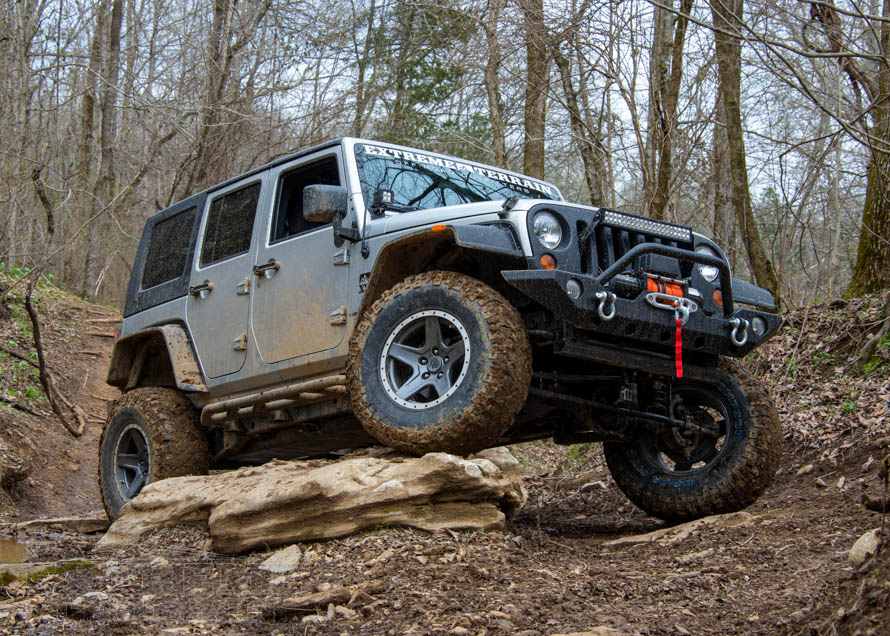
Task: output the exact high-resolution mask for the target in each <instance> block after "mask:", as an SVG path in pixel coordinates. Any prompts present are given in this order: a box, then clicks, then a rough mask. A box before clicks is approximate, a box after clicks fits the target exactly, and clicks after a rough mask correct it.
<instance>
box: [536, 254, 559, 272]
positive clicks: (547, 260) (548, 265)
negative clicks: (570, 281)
mask: <svg viewBox="0 0 890 636" xmlns="http://www.w3.org/2000/svg"><path fill="white" fill-rule="evenodd" d="M539 262H540V263H541V267H543V268H544V269H556V259H555V258H553V255H552V254H544V255H543V256H541V260H540V261H539Z"/></svg>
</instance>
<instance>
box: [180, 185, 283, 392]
mask: <svg viewBox="0 0 890 636" xmlns="http://www.w3.org/2000/svg"><path fill="white" fill-rule="evenodd" d="M267 177H268V172H265V173H260V174H259V175H254V176H253V177H251V178H250V179H247V180H245V181H242V182H239V183H237V184H235V185H232V186H229V187H227V188H225V189H222V190H220V191H217V192H214V193H213V194H212V195H210V196H208V198H207V203H206V204H205V213H204V218H203V220H202V222H201V229H200V235H199V236H200V242H199V243H198V246H197V257H196V258H195V265H194V267H193V268H192V275H191V280H190V285H189V299H188V307H187V317H188V323H189V330H190V333H191V336H192V339H193V341H194V344H195V349H196V350H197V354H198V359H199V360H200V362H201V367H202V368H203V370H204V374H205V375H206V376H207V377H210V378H218V377H220V376H223V375H228V374H230V373H235V372H237V371H239V370H240V369H241V367H242V366H243V365H244V360H245V359H246V357H247V347H248V328H247V327H248V323H247V321H248V311H249V309H250V287H251V278H252V274H251V267H252V265H253V255H252V253H251V245H252V242H253V235H254V226H255V225H256V222H255V221H256V216H257V209H258V207H259V205H260V203H261V197H262V196H263V191H264V187H263V183H264V182H265V181H266V179H267Z"/></svg>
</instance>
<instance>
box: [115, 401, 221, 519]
mask: <svg viewBox="0 0 890 636" xmlns="http://www.w3.org/2000/svg"><path fill="white" fill-rule="evenodd" d="M208 466H209V453H208V449H207V440H206V438H205V436H204V434H203V432H202V431H201V430H200V428H199V426H198V413H197V411H196V410H195V408H194V407H193V406H192V404H191V403H190V402H189V401H188V399H187V398H185V397H184V396H183V395H181V394H180V393H179V392H177V391H175V390H173V389H165V388H160V387H146V388H139V389H134V390H133V391H130V392H128V393H125V394H124V395H122V396H121V397H120V398H119V399H118V400H117V401H116V402H115V405H114V410H113V412H112V414H111V418H110V419H109V420H108V423H107V424H106V425H105V429H104V430H103V431H102V438H101V439H100V441H99V489H100V491H101V493H102V503H103V504H104V506H105V511H106V512H107V513H108V517H109V518H110V519H116V518H117V517H118V515H119V514H120V510H121V508H123V506H124V504H126V503H127V502H128V501H130V500H131V499H132V498H133V497H135V496H136V495H138V494H139V492H140V491H141V490H142V488H143V487H144V486H145V485H146V484H149V483H151V482H153V481H158V480H161V479H167V478H168V477H180V476H183V475H199V474H206V473H207V470H208Z"/></svg>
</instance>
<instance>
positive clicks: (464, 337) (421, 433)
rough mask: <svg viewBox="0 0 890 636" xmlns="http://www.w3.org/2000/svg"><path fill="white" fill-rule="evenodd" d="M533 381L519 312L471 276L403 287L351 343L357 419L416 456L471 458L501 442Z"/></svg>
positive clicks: (439, 276)
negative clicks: (444, 454)
mask: <svg viewBox="0 0 890 636" xmlns="http://www.w3.org/2000/svg"><path fill="white" fill-rule="evenodd" d="M530 381H531V347H530V346H529V342H528V336H527V335H526V332H525V325H524V324H523V322H522V318H521V317H520V315H519V312H518V311H516V308H515V307H513V306H512V305H511V304H510V303H509V302H507V300H506V299H505V298H504V297H503V296H501V295H500V294H499V293H498V292H496V291H495V290H494V289H492V288H491V287H489V286H488V285H486V284H484V283H481V282H479V281H478V280H475V279H473V278H470V277H469V276H464V275H463V274H456V273H453V272H442V271H432V272H427V273H423V274H418V275H416V276H411V277H410V278H407V279H405V280H404V281H402V282H401V283H399V284H397V285H395V286H394V287H393V288H391V289H389V290H388V291H386V292H385V293H384V294H383V295H382V296H381V297H380V298H379V299H378V300H377V301H376V302H375V303H374V304H373V305H372V306H371V308H370V309H369V310H368V311H367V312H366V313H365V315H364V316H363V317H362V318H361V320H360V321H359V324H358V326H357V327H356V330H355V333H354V334H353V338H352V341H351V343H350V349H349V363H348V370H347V384H348V387H349V398H350V401H351V403H352V408H353V411H354V412H355V415H356V417H357V418H358V419H359V421H360V422H361V423H362V425H363V426H364V427H365V430H366V431H367V432H368V433H369V434H370V435H372V436H373V437H374V438H376V439H377V440H379V441H380V442H382V443H383V444H386V445H387V446H391V447H392V448H396V449H398V450H401V451H405V452H408V453H413V454H418V455H419V454H423V453H427V452H434V451H443V452H449V453H456V454H461V455H466V454H469V453H473V452H476V451H478V450H481V449H483V448H488V447H490V446H493V445H495V444H496V443H497V441H498V439H499V438H500V436H501V434H502V433H503V432H504V431H505V430H506V429H507V428H508V427H509V426H510V425H511V424H512V422H513V419H514V418H515V417H516V414H517V413H518V412H519V409H520V408H522V405H523V404H524V403H525V398H526V394H527V392H528V386H529V383H530Z"/></svg>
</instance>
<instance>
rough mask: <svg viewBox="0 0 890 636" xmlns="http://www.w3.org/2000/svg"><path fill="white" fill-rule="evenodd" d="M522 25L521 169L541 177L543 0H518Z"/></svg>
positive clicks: (546, 71)
mask: <svg viewBox="0 0 890 636" xmlns="http://www.w3.org/2000/svg"><path fill="white" fill-rule="evenodd" d="M519 7H520V8H521V9H522V15H523V17H524V25H525V49H526V72H527V76H526V83H525V139H524V152H523V161H522V165H523V171H524V172H525V174H527V175H528V176H530V177H534V178H536V179H543V178H544V133H545V122H546V119H547V85H548V83H549V75H550V58H549V56H548V54H547V26H546V24H545V23H544V0H519Z"/></svg>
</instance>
